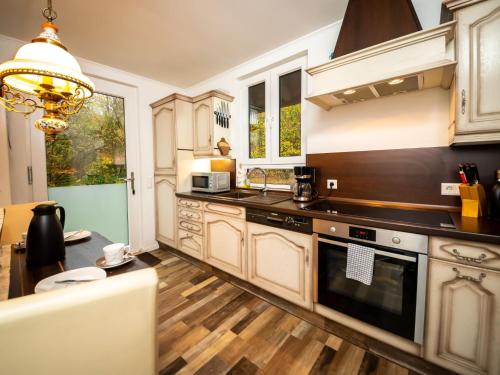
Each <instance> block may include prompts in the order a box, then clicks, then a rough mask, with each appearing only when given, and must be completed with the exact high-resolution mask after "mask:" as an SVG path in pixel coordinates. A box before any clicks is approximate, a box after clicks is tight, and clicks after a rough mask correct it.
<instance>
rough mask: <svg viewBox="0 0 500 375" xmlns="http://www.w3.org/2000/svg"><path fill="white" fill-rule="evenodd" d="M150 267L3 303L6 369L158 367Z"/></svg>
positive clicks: (0, 352)
mask: <svg viewBox="0 0 500 375" xmlns="http://www.w3.org/2000/svg"><path fill="white" fill-rule="evenodd" d="M157 284H158V277H157V274H156V271H155V270H154V269H152V268H149V269H145V270H140V271H134V272H129V273H126V274H123V275H119V276H113V277H109V278H107V279H104V280H99V281H94V282H90V283H82V284H80V285H77V286H72V287H68V288H65V289H60V290H56V291H51V292H47V293H42V294H34V295H29V296H25V297H20V298H14V299H11V300H7V301H3V302H0V373H1V374H12V375H14V374H15V375H24V374H26V375H27V374H47V375H48V374H50V375H63V374H64V375H70V374H74V375H80V374H81V375H84V374H85V375H89V374H96V375H97V374H99V375H108V374H109V375H111V374H112V375H115V374H125V375H127V374H130V375H132V374H133V375H147V374H157V373H158V371H157V358H158V343H157V328H158V327H157V295H158V286H157Z"/></svg>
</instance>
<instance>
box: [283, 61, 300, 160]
mask: <svg viewBox="0 0 500 375" xmlns="http://www.w3.org/2000/svg"><path fill="white" fill-rule="evenodd" d="M301 75H302V71H301V70H297V71H295V72H292V73H288V74H285V75H283V76H281V77H280V78H279V81H280V82H279V89H280V90H279V96H280V97H279V103H280V113H279V116H280V122H279V124H280V131H279V133H280V134H279V139H280V144H279V149H280V152H279V155H280V157H287V156H300V154H301V139H300V136H301V135H300V132H301V128H300V111H301V108H300V107H301Z"/></svg>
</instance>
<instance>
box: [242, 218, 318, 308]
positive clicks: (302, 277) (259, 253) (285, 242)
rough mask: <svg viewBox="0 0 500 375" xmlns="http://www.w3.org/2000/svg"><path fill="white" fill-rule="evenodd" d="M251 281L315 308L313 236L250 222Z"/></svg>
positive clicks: (249, 266) (300, 303)
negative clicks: (312, 262) (313, 292)
mask: <svg viewBox="0 0 500 375" xmlns="http://www.w3.org/2000/svg"><path fill="white" fill-rule="evenodd" d="M247 238H248V281H250V282H251V283H253V284H255V285H257V286H259V287H261V288H262V289H265V290H267V291H269V292H271V293H273V294H276V295H278V296H280V297H283V298H284V299H286V300H288V301H290V302H294V303H296V304H297V305H301V306H303V307H306V308H309V309H310V308H312V289H311V288H312V287H311V280H312V273H311V272H312V267H311V248H312V237H311V236H310V235H307V234H302V233H297V232H291V231H288V230H283V229H277V228H273V227H268V226H265V225H260V224H255V223H247Z"/></svg>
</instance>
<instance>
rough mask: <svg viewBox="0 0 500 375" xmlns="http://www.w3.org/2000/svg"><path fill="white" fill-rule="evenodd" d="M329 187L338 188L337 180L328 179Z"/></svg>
mask: <svg viewBox="0 0 500 375" xmlns="http://www.w3.org/2000/svg"><path fill="white" fill-rule="evenodd" d="M326 188H327V189H337V180H326Z"/></svg>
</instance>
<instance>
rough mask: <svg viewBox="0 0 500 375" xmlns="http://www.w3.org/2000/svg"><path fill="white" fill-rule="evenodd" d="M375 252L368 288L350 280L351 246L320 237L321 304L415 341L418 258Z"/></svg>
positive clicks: (385, 251) (388, 251)
mask: <svg viewBox="0 0 500 375" xmlns="http://www.w3.org/2000/svg"><path fill="white" fill-rule="evenodd" d="M353 242H355V241H353ZM360 244H361V245H365V246H369V245H368V244H362V243H360ZM375 250H376V252H375V261H374V266H373V279H372V283H371V285H365V284H363V283H361V282H358V281H356V280H352V279H348V278H347V277H346V268H347V243H344V242H340V241H337V240H333V239H326V238H321V237H320V238H319V239H318V302H319V303H320V304H321V305H323V306H326V307H329V308H331V309H333V310H336V311H339V312H342V313H344V314H346V315H349V316H351V317H354V318H356V319H359V320H362V321H364V322H366V323H369V324H372V325H374V326H376V327H379V328H382V329H385V330H387V331H389V332H392V333H395V334H397V335H399V336H402V337H405V338H408V339H410V340H413V339H414V336H415V315H416V303H417V280H418V278H417V273H418V256H417V255H416V254H413V253H408V252H403V251H398V250H396V251H394V252H393V250H392V249H391V250H388V249H387V248H381V247H380V248H375Z"/></svg>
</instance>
